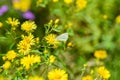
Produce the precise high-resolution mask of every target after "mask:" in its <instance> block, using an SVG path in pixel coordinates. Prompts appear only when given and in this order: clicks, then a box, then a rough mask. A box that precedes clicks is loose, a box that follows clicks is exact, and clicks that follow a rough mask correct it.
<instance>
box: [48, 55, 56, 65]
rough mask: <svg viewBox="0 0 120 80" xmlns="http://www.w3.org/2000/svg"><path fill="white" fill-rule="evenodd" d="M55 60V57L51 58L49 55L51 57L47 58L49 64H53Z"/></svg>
mask: <svg viewBox="0 0 120 80" xmlns="http://www.w3.org/2000/svg"><path fill="white" fill-rule="evenodd" d="M55 59H56V57H55V56H53V55H51V56H50V57H49V60H50V63H54V62H55Z"/></svg>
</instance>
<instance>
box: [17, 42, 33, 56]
mask: <svg viewBox="0 0 120 80" xmlns="http://www.w3.org/2000/svg"><path fill="white" fill-rule="evenodd" d="M30 48H31V46H30V44H28V43H26V42H24V41H20V42H19V44H18V45H17V49H18V52H19V53H22V54H24V55H26V54H28V53H29V52H30V50H31V49H30Z"/></svg>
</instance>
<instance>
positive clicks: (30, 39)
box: [22, 33, 35, 45]
mask: <svg viewBox="0 0 120 80" xmlns="http://www.w3.org/2000/svg"><path fill="white" fill-rule="evenodd" d="M22 39H23V42H26V43H27V44H30V45H34V44H35V40H34V36H33V35H32V34H31V33H30V34H29V35H28V36H24V35H22Z"/></svg>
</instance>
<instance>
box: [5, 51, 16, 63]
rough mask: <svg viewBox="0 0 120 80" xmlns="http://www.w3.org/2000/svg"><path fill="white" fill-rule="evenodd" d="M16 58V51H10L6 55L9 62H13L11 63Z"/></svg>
mask: <svg viewBox="0 0 120 80" xmlns="http://www.w3.org/2000/svg"><path fill="white" fill-rule="evenodd" d="M16 56H17V53H16V52H15V51H14V50H10V51H8V52H7V54H6V58H7V59H8V60H11V61H13V59H14V58H15V57H16Z"/></svg>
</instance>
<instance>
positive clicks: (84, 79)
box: [82, 75, 93, 80]
mask: <svg viewBox="0 0 120 80" xmlns="http://www.w3.org/2000/svg"><path fill="white" fill-rule="evenodd" d="M82 80H93V78H92V76H90V75H87V76H84V77H83V78H82Z"/></svg>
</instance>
